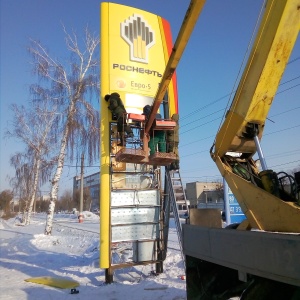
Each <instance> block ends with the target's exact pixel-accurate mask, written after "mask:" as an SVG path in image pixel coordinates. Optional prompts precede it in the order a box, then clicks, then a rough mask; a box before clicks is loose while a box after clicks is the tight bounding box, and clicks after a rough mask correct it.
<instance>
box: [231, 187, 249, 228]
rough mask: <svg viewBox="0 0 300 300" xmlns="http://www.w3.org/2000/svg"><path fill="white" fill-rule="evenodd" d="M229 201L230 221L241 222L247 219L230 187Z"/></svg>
mask: <svg viewBox="0 0 300 300" xmlns="http://www.w3.org/2000/svg"><path fill="white" fill-rule="evenodd" d="M228 202H229V211H230V223H241V222H242V221H243V220H245V219H246V216H245V215H244V213H243V211H242V209H241V207H240V205H239V203H238V202H237V200H236V198H235V197H234V195H233V193H232V192H231V190H230V189H228Z"/></svg>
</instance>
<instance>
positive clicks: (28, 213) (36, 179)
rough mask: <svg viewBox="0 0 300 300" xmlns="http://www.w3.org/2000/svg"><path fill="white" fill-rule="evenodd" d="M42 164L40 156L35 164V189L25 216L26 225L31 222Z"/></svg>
mask: <svg viewBox="0 0 300 300" xmlns="http://www.w3.org/2000/svg"><path fill="white" fill-rule="evenodd" d="M40 165H41V159H40V158H38V159H37V160H36V166H35V172H34V182H33V191H32V195H31V199H30V202H29V206H28V212H27V215H26V217H25V225H29V224H30V219H31V213H32V208H33V204H34V201H35V196H36V191H37V187H38V182H39V174H40Z"/></svg>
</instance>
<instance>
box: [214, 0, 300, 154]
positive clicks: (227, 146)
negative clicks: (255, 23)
mask: <svg viewBox="0 0 300 300" xmlns="http://www.w3.org/2000/svg"><path fill="white" fill-rule="evenodd" d="M299 28H300V1H299V0H280V1H277V0H269V1H268V3H267V5H266V8H265V14H264V16H263V19H262V21H261V25H260V28H259V31H258V34H257V37H256V40H255V42H254V45H253V48H252V52H251V54H250V57H249V59H248V63H247V66H246V68H245V70H244V73H243V75H242V78H241V81H240V84H239V86H238V89H237V91H236V94H235V97H234V99H233V102H232V105H231V107H230V110H229V111H228V112H227V116H226V119H225V121H224V123H223V125H222V127H221V129H220V131H219V132H218V134H217V136H216V142H215V153H214V156H219V157H223V156H224V155H225V154H226V152H228V151H230V152H239V153H246V154H249V155H250V156H251V155H253V154H254V153H255V152H256V148H255V144H254V141H253V138H250V139H249V130H250V131H251V129H252V127H253V126H255V127H256V130H257V131H258V132H257V133H258V137H259V139H260V138H261V136H262V133H263V129H264V125H265V121H266V118H267V114H268V111H269V109H270V107H271V105H272V101H273V98H274V96H275V94H276V91H277V88H278V85H279V83H280V80H281V77H282V74H283V72H284V69H285V67H286V64H287V62H288V59H289V57H290V54H291V52H292V49H293V46H294V44H295V41H296V39H297V35H298V32H299ZM253 124H254V125H253Z"/></svg>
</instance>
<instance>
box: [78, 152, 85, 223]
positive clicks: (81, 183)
mask: <svg viewBox="0 0 300 300" xmlns="http://www.w3.org/2000/svg"><path fill="white" fill-rule="evenodd" d="M83 162H84V154H83V153H82V154H81V174H80V175H81V176H80V204H79V217H78V219H79V223H82V222H83V214H82V211H83Z"/></svg>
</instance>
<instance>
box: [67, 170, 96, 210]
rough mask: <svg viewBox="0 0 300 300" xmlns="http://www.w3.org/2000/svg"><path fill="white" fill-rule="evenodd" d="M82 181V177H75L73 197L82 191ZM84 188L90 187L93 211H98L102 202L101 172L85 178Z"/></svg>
mask: <svg viewBox="0 0 300 300" xmlns="http://www.w3.org/2000/svg"><path fill="white" fill-rule="evenodd" d="M80 179H81V178H80V176H75V177H74V178H73V195H74V194H75V191H76V190H77V189H80V184H81V180H80ZM83 187H84V188H86V187H88V188H89V190H90V195H91V197H92V205H91V209H92V210H94V209H98V208H99V201H100V200H99V199H100V172H97V173H94V174H92V175H88V176H85V177H83Z"/></svg>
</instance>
